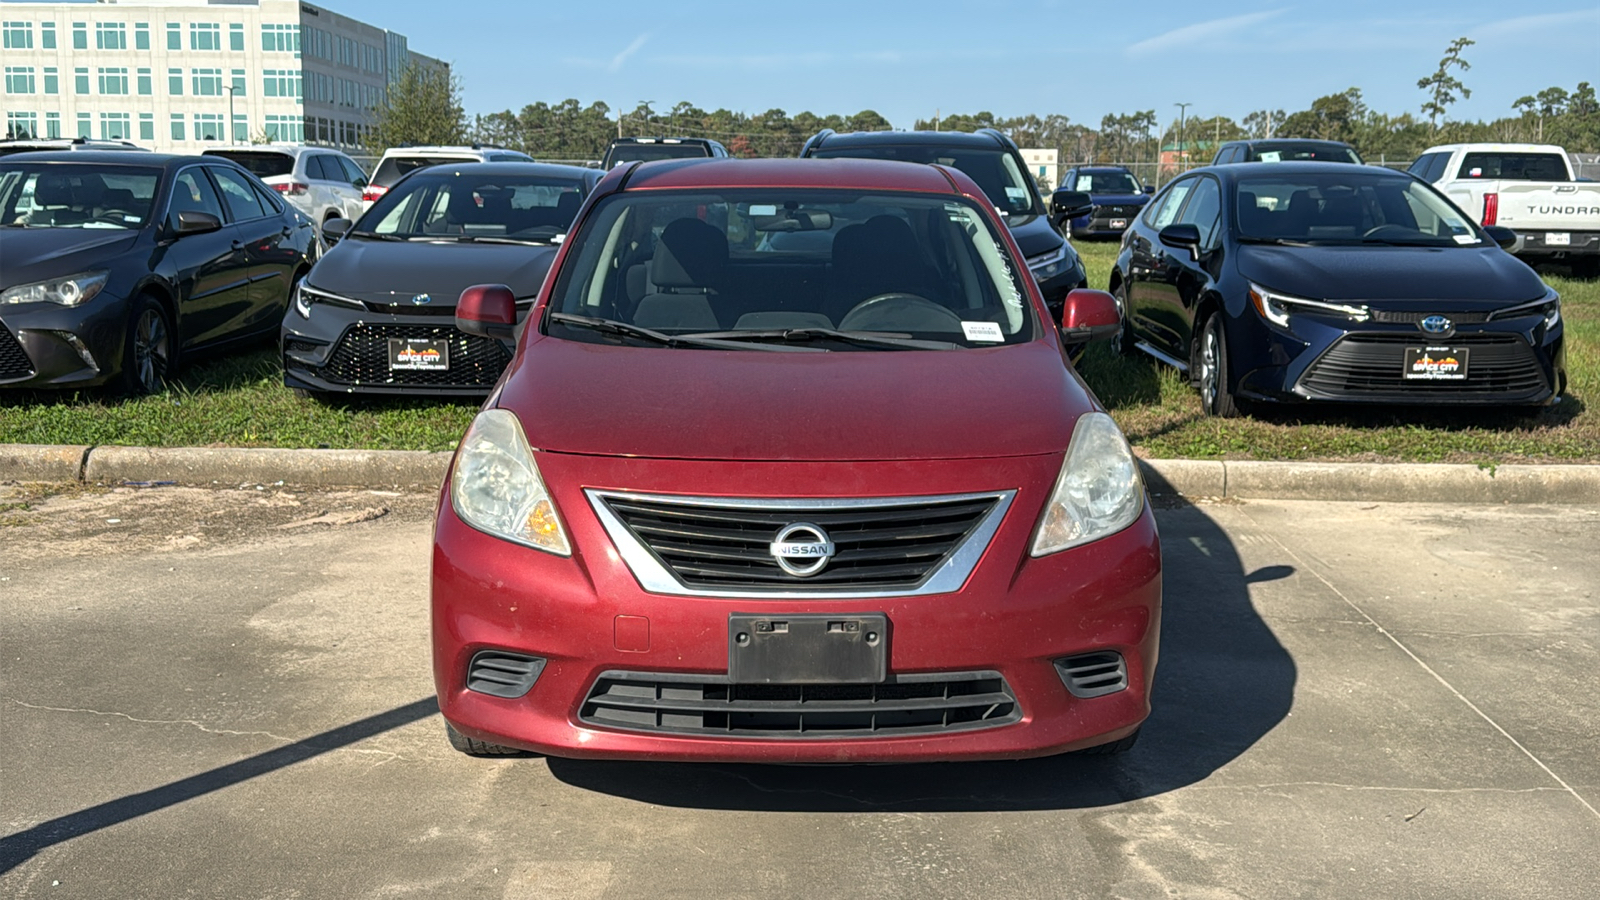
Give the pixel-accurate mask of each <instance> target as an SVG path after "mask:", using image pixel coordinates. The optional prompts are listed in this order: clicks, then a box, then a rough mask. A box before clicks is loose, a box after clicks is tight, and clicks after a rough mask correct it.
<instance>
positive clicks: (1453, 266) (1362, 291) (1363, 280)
mask: <svg viewBox="0 0 1600 900" xmlns="http://www.w3.org/2000/svg"><path fill="white" fill-rule="evenodd" d="M1238 269H1239V274H1240V275H1243V276H1244V277H1246V278H1248V279H1250V280H1251V281H1254V282H1255V283H1257V284H1259V285H1261V286H1262V287H1265V288H1270V289H1272V290H1275V291H1282V292H1283V293H1285V294H1293V295H1295V296H1299V297H1306V298H1308V299H1312V300H1367V301H1384V300H1391V301H1405V300H1423V301H1429V302H1430V303H1432V304H1434V305H1437V304H1438V303H1440V302H1450V303H1452V304H1454V306H1452V307H1451V308H1452V309H1471V308H1474V307H1484V308H1491V309H1492V308H1497V307H1500V306H1505V305H1508V304H1511V303H1518V302H1522V301H1526V300H1537V299H1539V298H1540V297H1542V296H1544V293H1545V285H1544V282H1542V281H1540V280H1539V276H1538V275H1536V274H1534V272H1533V270H1532V269H1530V268H1528V267H1527V265H1525V264H1524V263H1522V262H1521V261H1520V260H1518V259H1517V258H1516V257H1514V256H1512V255H1511V254H1509V253H1507V252H1505V251H1504V250H1501V249H1500V248H1499V247H1384V246H1363V247H1279V246H1271V245H1260V244H1241V245H1240V246H1239V256H1238Z"/></svg>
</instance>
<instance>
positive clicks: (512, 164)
mask: <svg viewBox="0 0 1600 900" xmlns="http://www.w3.org/2000/svg"><path fill="white" fill-rule="evenodd" d="M442 171H450V172H466V173H468V174H479V175H541V176H544V177H546V178H556V177H560V176H563V175H564V176H566V177H569V178H583V177H589V178H598V177H600V176H601V175H602V174H604V173H603V172H601V171H600V170H599V169H591V168H589V167H588V166H564V165H561V164H560V163H536V162H522V161H520V160H496V161H495V162H464V163H461V164H459V165H449V164H444V163H441V164H439V165H434V166H425V167H423V168H421V169H416V170H414V171H413V172H411V173H407V174H408V175H415V176H416V177H418V178H425V177H428V176H430V175H438V174H439V173H440V172H442Z"/></svg>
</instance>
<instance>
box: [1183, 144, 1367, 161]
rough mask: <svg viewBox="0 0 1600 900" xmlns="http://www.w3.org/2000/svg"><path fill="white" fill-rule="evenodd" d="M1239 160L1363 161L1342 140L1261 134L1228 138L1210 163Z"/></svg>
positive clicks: (1354, 150)
mask: <svg viewBox="0 0 1600 900" xmlns="http://www.w3.org/2000/svg"><path fill="white" fill-rule="evenodd" d="M1240 162H1339V163H1355V164H1356V165H1358V166H1359V165H1363V164H1364V163H1365V162H1366V161H1365V160H1363V159H1362V158H1361V154H1359V153H1357V152H1356V148H1354V147H1352V146H1350V145H1349V144H1346V143H1345V142H1344V141H1319V140H1314V139H1312V138H1264V139H1262V140H1259V141H1229V142H1227V143H1226V144H1223V145H1222V146H1221V147H1218V148H1217V155H1216V156H1214V157H1212V159H1211V164H1212V165H1213V166H1220V165H1222V164H1223V163H1240Z"/></svg>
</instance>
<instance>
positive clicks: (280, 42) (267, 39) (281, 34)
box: [261, 25, 300, 53]
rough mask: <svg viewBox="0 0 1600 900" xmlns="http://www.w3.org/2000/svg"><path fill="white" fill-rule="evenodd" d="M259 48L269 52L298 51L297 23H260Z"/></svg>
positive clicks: (298, 34) (298, 33)
mask: <svg viewBox="0 0 1600 900" xmlns="http://www.w3.org/2000/svg"><path fill="white" fill-rule="evenodd" d="M261 49H262V50H265V51H267V52H269V53H299V52H300V26H299V25H262V26H261Z"/></svg>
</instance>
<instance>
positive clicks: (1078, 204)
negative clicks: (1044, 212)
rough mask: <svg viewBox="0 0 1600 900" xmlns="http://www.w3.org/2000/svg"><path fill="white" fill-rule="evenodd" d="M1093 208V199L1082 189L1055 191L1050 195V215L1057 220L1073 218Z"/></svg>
mask: <svg viewBox="0 0 1600 900" xmlns="http://www.w3.org/2000/svg"><path fill="white" fill-rule="evenodd" d="M1093 209H1094V201H1093V200H1090V199H1089V195H1088V194H1085V193H1084V192H1083V191H1056V192H1055V193H1054V194H1051V195H1050V217H1051V218H1052V219H1055V220H1057V221H1060V220H1062V219H1075V218H1077V217H1078V216H1081V215H1083V214H1084V213H1086V212H1089V211H1090V210H1093Z"/></svg>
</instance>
